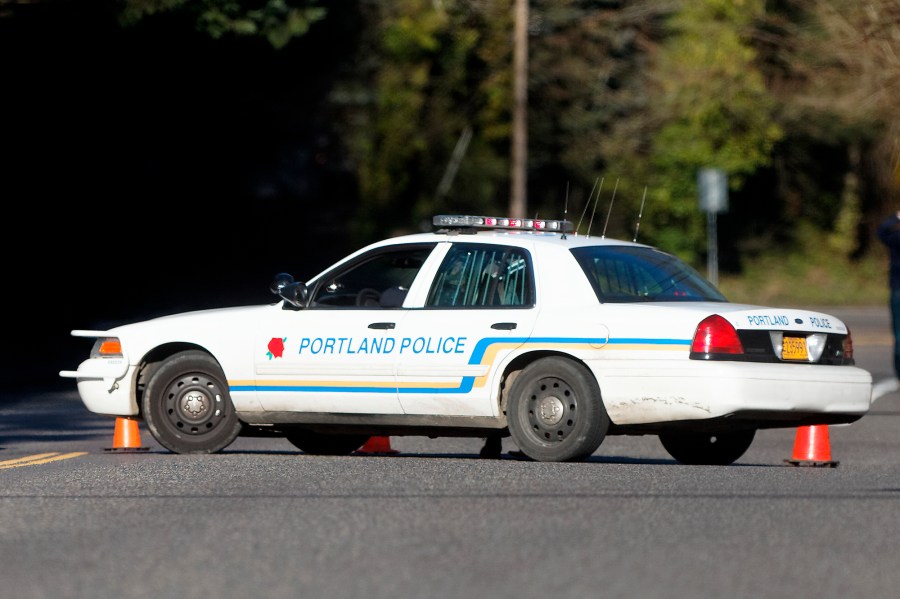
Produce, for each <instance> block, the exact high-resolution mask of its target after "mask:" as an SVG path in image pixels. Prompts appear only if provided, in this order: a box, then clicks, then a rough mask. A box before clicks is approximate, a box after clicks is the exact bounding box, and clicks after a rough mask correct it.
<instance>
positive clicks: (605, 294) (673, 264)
mask: <svg viewBox="0 0 900 599" xmlns="http://www.w3.org/2000/svg"><path fill="white" fill-rule="evenodd" d="M572 254H573V255H574V256H575V259H576V260H577V261H578V264H580V265H581V269H582V270H583V271H584V274H585V275H586V276H587V278H588V280H589V281H590V282H591V286H593V288H594V293H596V294H597V299H598V300H600V302H601V303H608V302H724V301H727V300H726V299H725V297H724V296H723V295H722V294H721V293H719V291H718V290H717V289H716V288H715V287H714V286H713V285H712V283H710V282H709V281H707V280H706V279H705V278H703V277H702V276H701V275H700V274H699V273H698V272H697V271H696V270H694V269H693V268H691V267H690V266H688V265H687V264H686V263H684V262H682V261H681V260H680V259H678V258H676V257H675V256H672V255H671V254H667V253H665V252H663V251H660V250H657V249H654V248H650V247H637V246H590V247H581V248H575V249H573V250H572Z"/></svg>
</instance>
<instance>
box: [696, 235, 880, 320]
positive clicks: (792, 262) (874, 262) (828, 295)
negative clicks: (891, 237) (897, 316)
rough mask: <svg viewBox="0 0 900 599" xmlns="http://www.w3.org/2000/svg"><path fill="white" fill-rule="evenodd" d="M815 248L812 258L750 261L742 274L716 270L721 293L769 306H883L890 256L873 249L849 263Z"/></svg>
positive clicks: (771, 256)
mask: <svg viewBox="0 0 900 599" xmlns="http://www.w3.org/2000/svg"><path fill="white" fill-rule="evenodd" d="M819 247H820V248H821V251H819V250H816V251H813V252H811V253H812V256H806V255H800V254H789V255H777V254H775V253H772V254H768V255H764V256H759V257H757V258H754V259H753V260H752V261H751V260H748V261H747V263H746V264H745V265H744V272H742V273H740V274H729V273H722V272H720V273H719V285H718V287H719V290H720V291H721V292H722V293H724V294H725V297H727V298H728V299H729V300H730V301H732V302H737V303H748V304H760V305H770V306H771V305H780V306H884V305H886V304H887V302H888V296H889V291H888V258H887V253H886V252H884V251H877V250H880V249H882V248H876V250H875V251H873V252H870V254H869V255H867V256H865V257H863V258H862V259H860V260H854V261H851V260H849V259H846V258H843V257H840V256H836V255H835V254H836V253H835V252H831V251H829V250H828V249H827V247H822V246H819ZM701 273H703V274H705V271H704V270H701Z"/></svg>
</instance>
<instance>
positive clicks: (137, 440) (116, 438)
mask: <svg viewBox="0 0 900 599" xmlns="http://www.w3.org/2000/svg"><path fill="white" fill-rule="evenodd" d="M149 449H150V448H149V447H141V431H140V429H139V428H138V421H137V420H136V419H134V418H126V417H122V418H116V430H115V433H113V446H112V447H107V448H106V451H115V452H117V453H129V452H136V451H147V450H149Z"/></svg>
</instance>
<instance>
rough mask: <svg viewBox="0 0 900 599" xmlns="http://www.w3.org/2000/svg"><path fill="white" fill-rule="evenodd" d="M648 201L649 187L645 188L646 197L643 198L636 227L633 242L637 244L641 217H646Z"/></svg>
mask: <svg viewBox="0 0 900 599" xmlns="http://www.w3.org/2000/svg"><path fill="white" fill-rule="evenodd" d="M646 199H647V186H646V185H645V186H644V197H642V198H641V209H640V210H639V211H638V219H637V223H636V224H635V225H634V239H632V240H631V241H633V242H635V243H637V234H638V230H639V229H640V228H641V217H642V216H643V215H644V200H646Z"/></svg>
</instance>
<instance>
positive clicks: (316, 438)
mask: <svg viewBox="0 0 900 599" xmlns="http://www.w3.org/2000/svg"><path fill="white" fill-rule="evenodd" d="M285 436H286V438H287V440H288V441H290V442H291V445H293V446H294V447H296V448H297V449H299V450H300V451H302V452H303V453H308V454H311V455H350V454H351V453H353V452H354V451H356V450H357V449H359V448H360V447H362V446H363V445H364V444H365V443H366V441H368V440H369V435H328V434H324V433H317V432H314V431H291V432H290V433H288V434H287V435H285Z"/></svg>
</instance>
